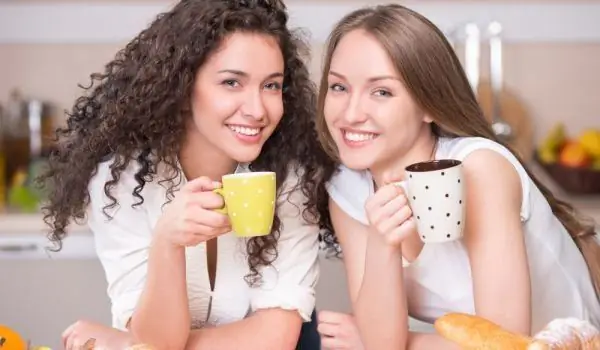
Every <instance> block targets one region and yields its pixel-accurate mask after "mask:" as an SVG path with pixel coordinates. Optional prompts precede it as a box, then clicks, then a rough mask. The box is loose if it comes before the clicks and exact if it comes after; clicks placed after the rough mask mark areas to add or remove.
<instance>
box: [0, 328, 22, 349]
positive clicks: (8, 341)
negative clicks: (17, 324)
mask: <svg viewBox="0 0 600 350" xmlns="http://www.w3.org/2000/svg"><path fill="white" fill-rule="evenodd" d="M0 350H27V343H25V340H23V338H21V336H20V335H19V333H17V332H15V331H14V330H12V329H10V328H8V327H7V326H3V325H0Z"/></svg>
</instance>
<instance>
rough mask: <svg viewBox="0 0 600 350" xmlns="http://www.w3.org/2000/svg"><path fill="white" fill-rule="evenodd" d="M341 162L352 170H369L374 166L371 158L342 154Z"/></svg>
mask: <svg viewBox="0 0 600 350" xmlns="http://www.w3.org/2000/svg"><path fill="white" fill-rule="evenodd" d="M340 160H341V162H342V164H343V165H344V166H346V167H347V168H350V169H352V170H367V169H369V168H370V167H371V165H372V164H373V160H372V159H371V158H368V157H365V156H363V155H357V154H346V155H345V154H343V153H342V154H340Z"/></svg>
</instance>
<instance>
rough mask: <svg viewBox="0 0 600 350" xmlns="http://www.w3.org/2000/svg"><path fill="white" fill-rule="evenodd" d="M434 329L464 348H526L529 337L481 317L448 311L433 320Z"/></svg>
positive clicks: (496, 349) (476, 349)
mask: <svg viewBox="0 0 600 350" xmlns="http://www.w3.org/2000/svg"><path fill="white" fill-rule="evenodd" d="M434 326H435V329H436V331H437V332H438V333H439V334H440V335H441V336H443V337H444V338H446V339H448V340H450V341H452V342H454V343H456V344H458V345H460V346H461V347H462V348H463V349H465V350H527V346H528V345H529V344H530V343H531V339H530V338H527V337H524V336H520V335H518V334H515V333H512V332H509V331H507V330H504V329H503V328H502V327H500V326H498V325H497V324H495V323H493V322H490V321H488V320H486V319H484V318H482V317H479V316H475V315H469V314H463V313H449V314H446V315H444V316H442V317H440V318H438V319H437V320H436V321H435V325H434Z"/></svg>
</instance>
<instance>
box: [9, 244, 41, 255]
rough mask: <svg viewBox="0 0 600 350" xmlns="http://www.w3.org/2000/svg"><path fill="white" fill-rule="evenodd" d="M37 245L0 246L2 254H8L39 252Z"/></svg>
mask: <svg viewBox="0 0 600 350" xmlns="http://www.w3.org/2000/svg"><path fill="white" fill-rule="evenodd" d="M37 248H38V246H37V245H36V244H33V243H31V244H4V245H0V252H7V253H18V252H30V251H35V250H37Z"/></svg>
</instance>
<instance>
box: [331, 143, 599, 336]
mask: <svg viewBox="0 0 600 350" xmlns="http://www.w3.org/2000/svg"><path fill="white" fill-rule="evenodd" d="M479 149H490V150H493V151H496V152H498V153H499V154H501V155H502V156H504V157H505V158H506V159H507V160H509V161H510V162H511V163H512V164H513V166H514V167H515V169H516V170H517V172H518V174H519V177H520V178H521V185H522V189H523V197H522V198H523V203H522V207H521V221H522V223H523V232H524V234H525V244H526V249H527V256H528V259H529V269H530V275H531V276H530V277H531V287H532V296H533V297H532V299H531V303H532V325H531V326H532V332H534V333H535V332H537V331H539V330H541V329H542V328H543V327H544V326H545V325H546V324H547V323H548V322H550V321H551V320H553V319H555V318H559V317H577V318H579V319H584V320H589V321H590V322H592V323H593V324H594V325H596V326H600V302H599V301H598V299H597V298H596V295H595V292H594V288H593V286H592V283H591V279H590V277H589V273H588V268H587V265H586V263H585V261H584V259H583V256H582V254H581V253H580V251H579V249H578V248H577V246H576V245H575V243H574V242H573V239H572V238H571V236H570V235H569V233H568V232H567V230H566V229H565V228H564V227H563V225H562V224H561V223H560V221H559V220H558V219H557V218H556V217H555V216H554V214H553V213H552V210H551V209H550V206H549V204H548V202H547V201H546V199H545V198H544V196H543V195H542V193H541V192H540V191H539V189H538V188H537V186H536V185H535V184H534V183H533V181H532V180H531V179H530V177H529V176H528V175H527V173H526V171H525V169H524V168H523V167H522V166H521V164H520V163H519V161H518V160H517V159H516V158H515V157H514V156H513V154H512V153H511V152H510V151H509V150H508V149H506V148H505V147H503V146H502V145H500V144H498V143H496V142H493V141H491V140H488V139H484V138H475V137H464V138H455V139H447V138H442V139H440V140H439V145H438V149H437V152H436V159H443V158H452V159H458V160H461V161H462V160H464V159H465V158H466V157H467V156H468V155H469V154H470V153H471V152H473V151H475V150H479ZM373 191H374V188H373V180H372V177H371V174H370V173H369V172H368V171H355V170H351V169H349V168H347V167H345V166H341V167H340V171H339V172H338V173H337V174H336V175H335V176H334V177H333V178H332V179H331V181H330V182H329V184H328V192H329V195H330V197H331V198H332V199H333V200H334V201H335V202H336V204H337V205H338V206H339V207H340V208H341V209H342V210H343V211H345V212H346V213H347V214H348V215H349V216H350V217H352V218H354V219H356V220H357V221H359V222H361V223H363V224H365V225H367V224H368V221H367V216H366V213H365V210H364V205H365V201H366V200H367V197H368V196H370V195H371V194H372V193H373ZM405 285H406V288H407V295H408V307H409V314H410V315H411V317H414V318H416V319H419V320H421V321H425V322H429V323H433V322H434V321H435V319H437V318H438V317H440V316H442V315H444V314H445V313H448V312H452V311H453V312H465V313H471V314H474V313H475V306H474V299H473V289H472V279H471V268H470V265H469V259H468V256H467V250H466V248H465V246H464V245H463V242H462V241H460V240H459V241H453V242H448V243H444V244H426V245H425V246H424V248H423V250H422V252H421V254H420V255H419V257H418V258H417V259H416V260H415V261H414V262H413V263H412V264H410V265H408V266H406V267H405Z"/></svg>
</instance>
